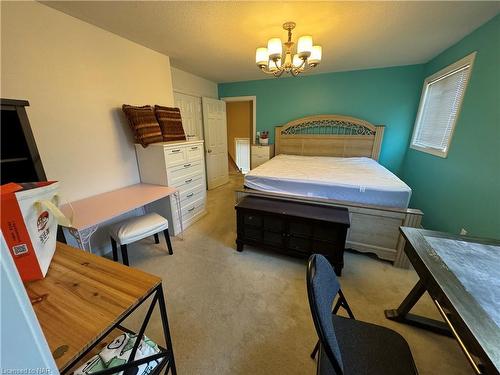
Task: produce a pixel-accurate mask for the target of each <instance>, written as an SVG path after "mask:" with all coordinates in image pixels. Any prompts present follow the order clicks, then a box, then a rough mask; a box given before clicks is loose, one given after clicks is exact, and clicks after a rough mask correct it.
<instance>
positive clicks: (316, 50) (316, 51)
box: [307, 46, 323, 65]
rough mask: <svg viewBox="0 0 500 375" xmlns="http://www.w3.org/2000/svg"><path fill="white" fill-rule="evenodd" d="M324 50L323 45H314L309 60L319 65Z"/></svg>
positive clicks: (310, 62)
mask: <svg viewBox="0 0 500 375" xmlns="http://www.w3.org/2000/svg"><path fill="white" fill-rule="evenodd" d="M322 50H323V49H322V48H321V46H313V48H312V51H311V56H309V59H308V60H307V61H308V62H309V64H314V65H318V64H319V63H320V61H321V54H322Z"/></svg>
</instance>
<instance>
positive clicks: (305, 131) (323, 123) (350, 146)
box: [236, 115, 423, 268]
mask: <svg viewBox="0 0 500 375" xmlns="http://www.w3.org/2000/svg"><path fill="white" fill-rule="evenodd" d="M383 135H384V126H382V125H373V124H370V123H369V122H367V121H364V120H360V119H357V118H354V117H348V116H341V115H318V116H309V117H304V118H300V119H297V120H294V121H290V122H289V123H287V124H285V125H283V126H278V127H276V128H275V154H276V155H278V154H289V155H306V156H337V157H355V156H365V157H370V158H372V159H374V160H378V158H379V155H380V149H381V145H382V138H383ZM246 195H253V196H261V197H270V198H274V199H283V200H291V201H299V202H307V203H313V204H318V205H328V206H339V207H347V208H348V209H349V216H350V219H351V227H350V229H349V232H348V234H347V241H346V248H351V249H354V250H357V251H360V252H366V253H374V254H376V255H377V256H378V257H379V258H381V259H385V260H389V261H392V262H393V264H394V266H396V267H400V268H408V267H409V264H410V263H409V261H408V258H407V257H406V255H405V253H404V245H405V239H404V238H403V236H402V235H401V234H400V232H399V227H400V226H407V227H420V222H421V219H422V216H423V213H422V211H420V210H417V209H411V208H407V209H402V208H393V207H383V206H372V205H363V204H357V203H349V202H343V201H335V200H330V199H321V198H309V197H300V196H293V195H286V194H278V193H269V192H263V191H258V190H253V189H248V188H243V189H239V190H237V191H236V200H237V201H240V200H241V199H242V198H243V197H244V196H246Z"/></svg>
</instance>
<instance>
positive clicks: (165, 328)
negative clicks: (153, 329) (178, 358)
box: [156, 283, 177, 375]
mask: <svg viewBox="0 0 500 375" xmlns="http://www.w3.org/2000/svg"><path fill="white" fill-rule="evenodd" d="M156 295H157V296H158V307H159V308H160V316H161V324H162V326H163V335H164V336H165V344H166V347H167V350H168V351H170V359H171V360H170V363H169V367H170V370H171V371H172V375H177V368H176V367H175V359H174V349H173V347H172V338H171V337H170V328H169V327H168V317H167V307H166V305H165V297H164V296H163V288H162V285H161V283H160V285H158V287H157V290H156ZM167 369H168V368H167Z"/></svg>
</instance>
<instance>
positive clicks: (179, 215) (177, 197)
mask: <svg viewBox="0 0 500 375" xmlns="http://www.w3.org/2000/svg"><path fill="white" fill-rule="evenodd" d="M174 198H175V205H176V206H177V207H176V208H177V218H178V219H179V226H180V228H181V233H180V234H181V239H184V224H183V223H182V207H181V197H180V194H179V191H176V192H175V193H174ZM172 224H173V223H172Z"/></svg>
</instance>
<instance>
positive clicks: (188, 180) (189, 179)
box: [184, 178, 193, 184]
mask: <svg viewBox="0 0 500 375" xmlns="http://www.w3.org/2000/svg"><path fill="white" fill-rule="evenodd" d="M191 181H193V179H192V178H188V179H187V180H186V181H184V182H185V183H186V184H189V183H190V182H191Z"/></svg>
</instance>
